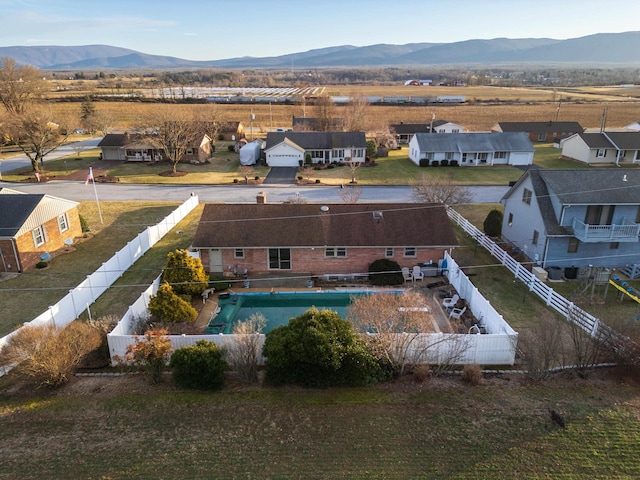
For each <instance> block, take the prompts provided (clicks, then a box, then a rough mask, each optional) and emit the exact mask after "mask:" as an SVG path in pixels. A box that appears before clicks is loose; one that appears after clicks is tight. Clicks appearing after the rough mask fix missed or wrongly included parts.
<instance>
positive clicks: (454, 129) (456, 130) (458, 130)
mask: <svg viewBox="0 0 640 480" xmlns="http://www.w3.org/2000/svg"><path fill="white" fill-rule="evenodd" d="M451 133H460V129H459V128H452V129H451Z"/></svg>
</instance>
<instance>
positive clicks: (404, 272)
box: [401, 267, 413, 282]
mask: <svg viewBox="0 0 640 480" xmlns="http://www.w3.org/2000/svg"><path fill="white" fill-rule="evenodd" d="M401 270H402V277H403V278H404V281H405V282H406V281H408V280H411V281H412V282H413V275H411V272H410V271H409V267H402V269H401Z"/></svg>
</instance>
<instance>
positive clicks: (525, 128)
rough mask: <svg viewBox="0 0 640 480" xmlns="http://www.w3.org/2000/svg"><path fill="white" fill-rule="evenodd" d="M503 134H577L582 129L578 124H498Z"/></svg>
mask: <svg viewBox="0 0 640 480" xmlns="http://www.w3.org/2000/svg"><path fill="white" fill-rule="evenodd" d="M498 125H499V126H500V129H501V130H502V131H503V132H534V133H543V132H544V133H562V132H567V133H571V132H573V133H578V132H583V131H584V128H583V127H582V125H580V124H579V123H578V122H498Z"/></svg>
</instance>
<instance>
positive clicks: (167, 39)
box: [0, 0, 640, 60]
mask: <svg viewBox="0 0 640 480" xmlns="http://www.w3.org/2000/svg"><path fill="white" fill-rule="evenodd" d="M0 12H2V13H1V15H2V20H3V21H2V28H1V29H0V46H5V47H6V46H15V45H23V46H29V45H91V44H106V45H112V46H116V47H124V48H130V49H132V50H137V51H140V52H144V53H150V54H156V55H169V56H175V57H180V58H186V59H190V60H218V59H224V58H232V57H243V56H253V57H267V56H277V55H283V54H287V53H296V52H303V51H307V50H311V49H315V48H323V47H330V46H338V45H355V46H364V45H374V44H378V43H388V44H396V45H400V44H406V43H419V42H443V43H450V42H456V41H460V40H469V39H476V38H486V39H487V38H497V37H508V38H543V37H546V38H555V39H566V38H575V37H581V36H585V35H590V34H594V33H603V32H606V33H608V32H624V31H632V30H640V2H637V1H631V0H598V1H596V0H580V1H577V0H538V1H535V0H484V1H482V0H457V1H449V0H397V1H379V0H341V1H338V0H324V1H322V0H320V1H315V2H314V1H308V0H261V1H258V0H241V1H233V2H232V1H225V0H219V1H196V0H178V1H175V0H174V1H168V0H153V1H147V0H138V1H136V0H98V1H96V0H85V1H78V0H0Z"/></svg>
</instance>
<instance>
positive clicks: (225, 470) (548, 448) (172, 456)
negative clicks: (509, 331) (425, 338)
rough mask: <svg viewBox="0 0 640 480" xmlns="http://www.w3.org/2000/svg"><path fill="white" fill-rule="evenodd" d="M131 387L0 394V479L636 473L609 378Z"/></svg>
mask: <svg viewBox="0 0 640 480" xmlns="http://www.w3.org/2000/svg"><path fill="white" fill-rule="evenodd" d="M409 378H410V377H409ZM4 381H5V382H6V379H5V380H4ZM144 382H146V380H145V379H144V378H142V377H139V376H134V377H128V378H123V377H119V378H115V379H93V381H89V380H88V379H79V380H77V381H74V382H73V384H72V385H70V386H68V387H66V388H64V389H63V390H62V391H60V393H59V394H55V393H54V394H42V395H41V396H36V395H29V396H28V397H27V398H21V397H11V396H10V395H7V394H5V395H2V394H0V439H1V442H2V454H1V457H2V462H0V478H2V479H4V478H6V479H14V478H33V479H49V478H86V479H107V478H108V479H114V480H115V479H147V478H157V479H173V478H189V479H210V478H224V479H226V478H228V479H232V478H238V479H240V478H242V479H252V478H259V479H264V480H268V479H274V480H275V479H363V480H371V479H384V480H389V479H396V480H400V479H422V478H425V479H431V478H434V479H454V478H455V479H487V478H492V479H514V478H527V479H551V478H553V479H555V478H572V479H583V478H593V479H596V478H597V479H612V480H613V479H617V480H619V479H635V478H639V477H640V462H638V454H639V453H638V452H640V421H639V418H640V415H639V413H640V411H639V406H638V394H639V393H640V391H639V389H638V387H637V386H634V385H630V384H625V383H617V382H615V381H605V380H602V381H600V382H595V381H594V382H585V381H578V380H575V379H574V380H572V379H565V380H562V381H560V380H559V379H555V380H554V381H551V382H546V383H540V384H528V383H525V382H523V381H522V380H521V379H518V378H517V377H511V378H509V377H507V378H503V377H496V378H487V379H485V381H484V382H485V383H484V384H483V385H481V386H478V387H468V386H465V385H463V384H462V383H461V382H460V380H459V379H458V378H452V379H448V380H447V379H444V380H443V379H432V380H428V381H426V383H422V384H418V383H410V382H409V381H408V379H407V378H406V377H405V379H403V380H402V381H400V382H398V383H396V384H393V383H391V384H387V385H382V386H379V387H375V388H368V389H330V390H301V389H295V388H281V389H270V388H262V389H260V388H254V389H246V388H243V387H236V388H231V389H229V390H226V391H222V392H220V393H198V392H184V391H176V390H174V389H173V388H172V387H171V386H169V385H166V386H158V387H147V386H145V385H144ZM403 382H404V383H403ZM434 382H435V383H434ZM2 385H3V383H2V379H0V387H1V386H2ZM550 407H553V408H555V409H556V410H558V411H560V412H561V413H562V415H563V416H564V418H565V421H566V423H567V428H566V429H561V428H559V427H557V426H554V424H553V423H552V422H551V420H550V416H549V413H548V410H547V409H548V408H550Z"/></svg>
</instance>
